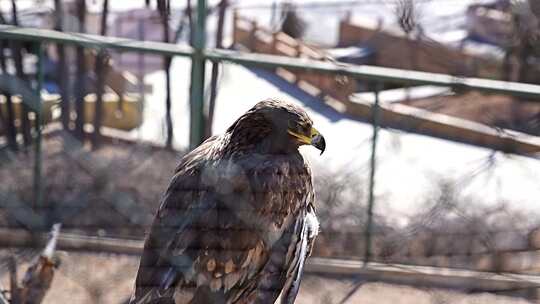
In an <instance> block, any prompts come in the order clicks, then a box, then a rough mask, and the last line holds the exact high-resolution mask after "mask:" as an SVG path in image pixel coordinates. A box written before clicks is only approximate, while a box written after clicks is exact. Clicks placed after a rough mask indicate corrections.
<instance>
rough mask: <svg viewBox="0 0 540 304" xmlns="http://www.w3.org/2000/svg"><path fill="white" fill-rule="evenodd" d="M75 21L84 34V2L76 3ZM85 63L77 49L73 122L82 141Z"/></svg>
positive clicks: (79, 48) (82, 53)
mask: <svg viewBox="0 0 540 304" xmlns="http://www.w3.org/2000/svg"><path fill="white" fill-rule="evenodd" d="M77 19H78V21H79V32H80V33H85V32H86V2H85V1H84V0H78V1H77ZM86 69H87V67H86V61H85V60H84V48H83V47H82V46H78V47H77V80H76V82H75V84H76V85H75V87H76V89H75V96H76V99H75V110H76V112H77V119H76V120H75V134H76V135H77V136H78V137H79V139H81V140H82V139H84V137H85V134H84V123H85V121H84V119H85V108H84V106H85V100H84V97H85V96H86V77H87V73H88V72H87V71H86Z"/></svg>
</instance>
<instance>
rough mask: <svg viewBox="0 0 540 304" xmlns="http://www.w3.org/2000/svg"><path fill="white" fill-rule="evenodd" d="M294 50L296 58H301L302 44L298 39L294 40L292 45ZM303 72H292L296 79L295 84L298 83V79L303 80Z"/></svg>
mask: <svg viewBox="0 0 540 304" xmlns="http://www.w3.org/2000/svg"><path fill="white" fill-rule="evenodd" d="M294 49H295V51H296V58H301V57H302V44H301V43H300V42H298V41H296V45H295V47H294ZM303 73H304V72H302V71H296V72H294V74H295V75H296V80H295V83H296V84H299V83H300V81H302V80H303V77H302V76H303Z"/></svg>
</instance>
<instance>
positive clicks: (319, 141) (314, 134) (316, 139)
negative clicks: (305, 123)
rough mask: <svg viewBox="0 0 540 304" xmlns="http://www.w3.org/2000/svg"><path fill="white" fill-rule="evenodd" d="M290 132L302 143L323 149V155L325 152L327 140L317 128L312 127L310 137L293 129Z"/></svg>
mask: <svg viewBox="0 0 540 304" xmlns="http://www.w3.org/2000/svg"><path fill="white" fill-rule="evenodd" d="M288 132H289V134H290V135H292V136H294V137H296V139H297V140H298V141H299V142H300V143H301V144H304V145H312V146H314V147H315V148H317V149H319V150H320V151H321V155H322V154H323V153H324V150H325V149H326V141H325V140H324V136H322V135H321V133H319V131H317V129H315V128H313V127H312V128H311V135H310V136H309V137H308V136H306V135H303V134H298V133H295V132H293V131H291V130H289V131H288Z"/></svg>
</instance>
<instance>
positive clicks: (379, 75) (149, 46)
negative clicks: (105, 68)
mask: <svg viewBox="0 0 540 304" xmlns="http://www.w3.org/2000/svg"><path fill="white" fill-rule="evenodd" d="M0 38H4V39H14V40H24V41H41V42H53V43H65V44H72V45H77V46H83V47H88V48H95V49H101V48H107V49H115V50H118V51H131V52H144V53H154V54H162V55H169V56H189V57H192V56H193V54H194V51H193V49H192V48H191V47H189V46H181V45H177V44H171V43H163V42H150V41H137V40H132V39H125V38H113V37H102V36H98V35H90V34H80V33H64V32H58V31H52V30H45V29H35V28H21V27H15V26H10V25H0ZM203 56H204V57H205V59H209V60H211V61H226V62H232V63H237V64H240V65H245V66H259V67H264V68H277V67H282V68H288V69H296V70H303V71H306V72H319V73H330V74H338V75H345V76H350V77H353V78H358V79H366V80H376V81H386V82H395V83H402V84H408V85H436V86H447V87H453V88H458V89H469V90H479V91H483V92H488V93H500V94H509V95H513V96H520V97H526V98H532V99H538V100H540V86H539V85H532V84H524V83H517V82H506V81H498V80H489V79H481V78H467V77H458V76H453V75H447V74H437V73H426V72H418V71H411V70H400V69H392V68H384V67H376V66H366V65H361V66H357V65H346V64H336V63H334V62H328V61H317V60H310V59H305V58H291V57H286V56H276V55H266V54H254V53H243V52H238V51H231V50H218V49H205V51H204V52H203Z"/></svg>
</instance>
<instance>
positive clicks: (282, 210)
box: [130, 99, 326, 304]
mask: <svg viewBox="0 0 540 304" xmlns="http://www.w3.org/2000/svg"><path fill="white" fill-rule="evenodd" d="M302 145H312V146H314V147H316V148H317V149H319V150H320V151H321V154H322V153H323V152H324V150H325V147H326V143H325V140H324V137H323V136H322V135H321V134H320V133H319V132H318V131H317V130H316V129H315V128H314V127H313V122H312V120H311V119H310V118H309V116H308V115H307V113H306V112H305V111H304V110H303V109H302V108H300V107H298V106H296V105H294V104H291V103H288V102H285V101H281V100H276V99H268V100H264V101H261V102H259V103H257V104H256V105H255V106H254V107H253V108H251V109H250V110H249V111H247V112H246V113H245V114H243V115H242V116H240V117H239V118H238V119H237V120H236V121H235V122H234V123H233V124H232V125H231V126H230V127H229V128H228V129H227V131H226V132H225V133H224V134H223V135H220V136H214V137H211V138H209V139H207V140H206V141H205V142H204V143H202V144H201V145H200V146H199V147H197V148H196V149H194V150H193V151H191V152H190V153H188V154H187V155H185V156H184V157H183V158H182V159H181V160H180V163H179V165H178V166H177V168H176V170H175V174H174V176H173V178H172V180H171V182H170V184H169V187H168V189H167V190H166V192H165V194H164V195H163V197H162V200H161V204H160V206H159V209H158V211H157V214H156V216H155V218H154V222H153V224H152V227H151V229H150V232H149V234H148V236H147V239H146V241H145V246H144V252H143V254H142V257H141V260H140V265H139V270H138V273H137V278H136V282H135V292H134V294H133V296H132V298H131V301H130V303H132V304H141V303H176V304H184V303H186V304H187V303H190V304H203V303H217V304H220V303H223V304H229V303H274V302H275V301H276V300H277V299H278V298H279V299H280V301H281V303H294V300H295V298H296V295H297V293H298V289H299V285H300V279H301V276H302V271H303V267H304V263H305V262H306V259H307V257H308V256H309V254H310V252H311V248H312V245H313V241H314V239H315V237H316V235H317V233H318V230H319V224H318V221H317V218H316V215H315V210H314V206H313V203H314V192H313V184H312V177H311V170H310V167H309V166H308V164H307V163H306V162H305V160H304V158H303V157H302V155H301V154H300V152H299V151H298V148H299V147H300V146H302Z"/></svg>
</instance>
